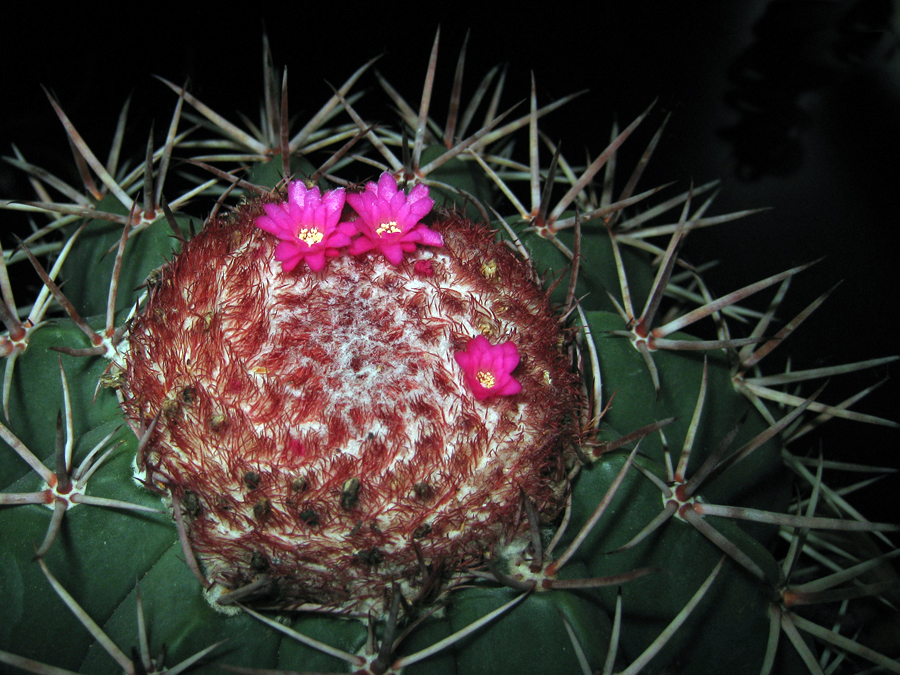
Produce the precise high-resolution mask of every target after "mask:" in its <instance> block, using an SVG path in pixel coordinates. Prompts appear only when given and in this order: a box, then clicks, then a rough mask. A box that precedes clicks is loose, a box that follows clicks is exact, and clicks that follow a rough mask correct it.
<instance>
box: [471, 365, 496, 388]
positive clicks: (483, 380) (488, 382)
mask: <svg viewBox="0 0 900 675" xmlns="http://www.w3.org/2000/svg"><path fill="white" fill-rule="evenodd" d="M475 379H476V380H478V383H479V384H480V385H481V386H482V387H484V388H485V389H493V387H494V385H495V384H497V380H495V379H494V376H493V374H491V373H489V372H488V371H486V370H480V371H478V374H477V375H476V376H475Z"/></svg>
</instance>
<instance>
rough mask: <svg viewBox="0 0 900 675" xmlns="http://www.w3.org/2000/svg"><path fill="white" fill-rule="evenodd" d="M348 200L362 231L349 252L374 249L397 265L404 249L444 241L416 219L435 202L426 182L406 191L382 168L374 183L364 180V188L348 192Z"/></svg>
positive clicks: (437, 243) (422, 216) (435, 244)
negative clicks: (357, 191)
mask: <svg viewBox="0 0 900 675" xmlns="http://www.w3.org/2000/svg"><path fill="white" fill-rule="evenodd" d="M347 201H348V202H350V206H352V207H353V208H354V209H355V210H356V212H357V213H358V214H359V219H358V220H357V221H356V222H355V223H354V224H355V225H356V226H357V228H358V229H359V233H360V234H361V235H362V236H361V237H358V238H356V239H354V240H353V243H352V244H350V253H351V255H359V254H360V253H365V252H366V251H371V250H372V249H377V250H378V251H380V252H381V253H383V254H384V257H385V258H387V259H388V261H389V262H390V263H391V264H392V265H399V264H400V261H402V260H403V253H404V251H405V252H407V253H409V252H411V251H415V250H416V244H422V245H424V246H443V245H444V240H443V239H441V235H440V234H438V233H437V232H435V231H434V230H430V229H428V228H427V227H426V226H425V225H422V224H421V223H420V222H419V221H420V220H421V219H422V218H424V217H425V216H426V215H427V214H428V212H429V211H431V207H432V206H434V200H433V199H431V198H430V197H429V196H428V188H427V187H426V186H425V185H421V184H419V185H416V186H415V187H414V188H413V189H412V190H411V191H410V193H409V194H408V195H407V194H406V193H405V192H403V191H402V190H398V189H397V181H396V180H395V179H394V177H393V176H392V175H391V174H390V173H388V172H387V171H385V172H384V173H383V174H381V178H379V179H378V184H377V185H376V184H375V183H371V182H370V183H366V190H365V192H360V193H352V192H351V193H350V194H348V195H347Z"/></svg>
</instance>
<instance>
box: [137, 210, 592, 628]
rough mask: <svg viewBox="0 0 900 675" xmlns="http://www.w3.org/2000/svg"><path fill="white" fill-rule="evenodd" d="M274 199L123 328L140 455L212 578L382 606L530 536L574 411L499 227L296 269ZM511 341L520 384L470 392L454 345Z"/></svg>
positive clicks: (218, 227) (532, 292)
mask: <svg viewBox="0 0 900 675" xmlns="http://www.w3.org/2000/svg"><path fill="white" fill-rule="evenodd" d="M261 213H262V202H253V203H250V204H248V205H244V206H242V207H240V208H239V209H238V210H237V211H236V212H235V213H234V214H232V216H230V217H229V218H227V219H218V220H214V221H212V222H210V223H208V224H207V225H206V227H205V228H204V229H203V231H202V232H201V233H200V234H199V235H198V236H196V237H195V238H194V239H192V240H191V241H190V242H188V243H186V244H185V245H184V247H183V251H182V252H181V253H180V254H179V255H177V256H176V257H175V259H174V260H173V261H172V263H171V264H169V265H167V266H166V267H165V268H163V270H162V272H161V275H160V276H159V279H158V281H157V282H156V283H155V285H154V286H153V289H152V291H151V294H150V298H149V300H148V302H147V305H146V307H145V309H144V310H143V312H142V313H141V314H140V315H139V316H138V317H136V319H135V320H134V322H133V325H132V327H131V332H130V337H129V348H128V349H129V351H128V357H127V373H126V385H125V386H124V387H123V390H122V394H123V399H124V406H125V409H126V412H127V414H128V416H129V418H130V420H131V421H132V424H133V425H134V427H135V429H136V430H137V429H141V428H143V429H146V428H147V427H148V426H149V424H150V423H151V421H152V420H153V418H154V417H156V416H157V415H159V419H158V423H157V426H156V429H155V432H154V435H153V437H152V439H151V441H150V443H149V445H148V447H147V450H146V452H145V453H144V457H143V464H142V466H140V467H139V469H140V470H141V472H142V478H143V479H144V480H145V481H146V483H147V484H148V485H152V486H156V487H159V488H161V489H163V490H165V491H166V492H167V493H168V494H170V495H174V496H175V497H177V498H178V499H179V501H180V503H181V505H182V506H181V508H182V510H183V512H184V515H185V517H186V518H185V521H186V527H187V530H188V534H189V538H190V542H191V545H192V547H193V549H194V551H195V553H196V554H197V557H198V558H199V560H200V562H201V565H202V567H203V570H204V573H205V575H206V576H207V578H208V579H209V580H210V581H211V582H213V583H214V584H215V585H217V586H218V587H219V588H220V589H222V590H224V591H226V592H227V591H232V590H237V589H240V588H243V587H246V586H248V585H249V584H254V586H253V587H254V588H258V589H259V591H258V593H257V595H256V597H255V598H253V599H258V600H261V601H264V602H265V603H267V604H269V605H275V606H281V607H298V606H301V605H304V604H316V605H323V606H329V607H334V608H341V609H346V610H350V611H367V610H369V609H374V610H375V611H382V610H383V608H384V602H385V600H386V598H387V597H388V596H389V594H390V592H391V588H392V586H393V583H394V582H397V583H399V588H400V589H401V590H402V592H403V593H404V595H405V596H406V598H407V599H408V600H409V601H416V600H419V601H423V600H427V599H428V596H429V595H430V594H433V592H434V589H435V588H439V587H440V583H441V582H442V581H444V580H446V578H447V577H448V576H449V575H450V574H451V573H453V572H455V571H458V570H462V569H465V568H467V567H470V566H473V565H477V564H479V563H481V562H483V561H484V560H485V559H486V558H488V557H490V556H491V555H494V554H495V553H498V552H500V551H501V550H503V549H505V548H506V547H509V546H518V547H519V548H523V547H524V546H525V541H526V534H527V532H528V522H527V518H526V516H525V513H524V509H523V503H522V499H523V495H524V496H525V497H527V498H528V499H529V500H530V501H531V502H532V503H533V504H535V505H536V507H537V509H538V511H539V512H540V513H542V514H544V515H545V516H546V515H552V514H555V513H556V512H558V510H559V508H560V506H561V503H562V499H563V497H564V492H565V489H566V485H565V475H566V466H565V464H566V461H567V460H569V459H571V457H570V453H571V446H572V444H573V443H574V442H576V440H577V421H576V416H577V412H578V409H579V406H580V405H581V395H580V393H579V387H578V384H577V378H576V377H575V375H574V374H573V373H572V369H571V367H570V359H569V357H568V356H567V354H566V345H565V342H566V340H565V339H564V337H565V336H564V332H563V331H562V330H561V327H560V324H559V319H558V317H557V316H556V315H555V314H554V312H553V311H552V309H551V307H550V305H549V302H548V300H547V297H546V294H545V293H544V292H543V290H542V289H541V288H540V286H539V285H538V284H537V283H536V282H535V280H534V275H533V273H532V270H531V268H530V265H529V264H528V263H526V262H524V261H522V260H521V259H519V258H518V257H517V256H516V255H515V254H514V253H513V252H512V251H511V250H510V249H509V247H507V246H506V245H503V244H500V243H497V242H496V241H495V239H494V235H493V233H492V232H490V231H489V230H488V229H487V228H486V227H484V226H482V225H476V224H473V223H471V222H469V221H467V220H465V219H464V218H462V217H460V216H457V215H449V214H437V215H433V216H431V217H430V218H429V220H428V226H429V227H430V228H432V229H433V230H435V231H436V232H439V233H440V235H441V236H442V237H443V241H444V246H443V247H441V248H436V247H421V248H419V249H417V250H416V251H414V252H412V253H409V254H407V255H406V257H405V258H404V260H403V261H402V262H401V263H400V264H399V265H397V266H394V265H392V264H391V263H390V262H388V261H387V260H385V258H384V256H381V255H377V254H372V253H369V254H362V255H358V256H351V255H347V254H345V255H341V256H339V257H336V258H332V259H329V260H328V261H327V262H326V264H325V266H324V268H323V269H321V270H320V271H313V270H311V269H310V268H309V267H308V266H306V265H301V266H298V267H297V268H295V269H294V270H293V271H292V272H289V273H286V272H283V271H282V266H281V263H279V262H278V261H277V260H276V259H275V256H274V250H275V246H276V245H277V244H278V240H277V239H276V238H275V237H274V236H272V235H270V234H268V233H266V232H263V231H262V230H260V229H259V228H257V227H255V226H254V224H253V221H254V218H256V217H257V216H259V215H260V214H261ZM478 335H484V336H485V337H486V338H487V339H488V340H489V341H490V342H491V343H492V344H499V343H503V342H506V341H511V342H513V343H514V344H515V345H516V347H517V349H518V353H519V354H520V355H521V361H520V363H519V365H518V366H517V367H516V369H515V370H514V372H513V375H514V377H515V379H516V380H517V381H518V382H519V383H521V386H522V390H521V392H519V393H517V394H514V395H511V396H494V397H490V398H488V399H486V400H476V398H475V397H474V396H473V395H472V391H471V390H470V388H469V386H467V383H466V377H465V373H464V372H463V369H462V368H461V367H460V365H459V364H458V363H457V361H456V360H455V359H454V354H455V353H458V352H461V351H464V350H465V349H466V347H467V345H468V344H469V342H470V340H471V339H472V338H474V337H476V336H478Z"/></svg>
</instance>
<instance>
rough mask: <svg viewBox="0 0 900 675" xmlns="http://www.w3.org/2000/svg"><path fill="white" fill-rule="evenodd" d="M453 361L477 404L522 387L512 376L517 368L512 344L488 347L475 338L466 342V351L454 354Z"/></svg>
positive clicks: (508, 393) (488, 344)
mask: <svg viewBox="0 0 900 675" xmlns="http://www.w3.org/2000/svg"><path fill="white" fill-rule="evenodd" d="M453 358H455V359H456V362H457V363H458V364H459V365H460V367H461V368H462V369H463V372H464V373H465V376H466V384H468V385H469V389H471V390H472V395H473V396H474V397H475V398H476V399H478V400H479V401H483V400H484V399H486V398H488V397H489V396H512V395H513V394H518V393H519V392H520V391H522V385H521V384H520V383H519V381H518V380H516V379H515V378H513V376H512V371H514V370H515V369H516V366H518V365H519V350H518V349H517V348H516V345H515V344H513V343H512V342H509V341H507V342H504V343H502V344H499V345H492V344H491V343H490V342H488V340H487V338H486V337H484V336H483V335H479V336H478V337H475V338H472V339H471V340H469V344H468V345H467V346H466V351H464V352H456V354H454V355H453Z"/></svg>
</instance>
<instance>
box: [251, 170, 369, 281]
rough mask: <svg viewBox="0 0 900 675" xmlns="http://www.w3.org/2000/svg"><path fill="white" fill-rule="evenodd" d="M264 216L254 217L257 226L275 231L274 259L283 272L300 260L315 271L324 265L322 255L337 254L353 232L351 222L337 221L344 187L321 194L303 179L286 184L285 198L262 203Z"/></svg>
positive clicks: (339, 215)
mask: <svg viewBox="0 0 900 675" xmlns="http://www.w3.org/2000/svg"><path fill="white" fill-rule="evenodd" d="M263 208H264V209H265V210H266V215H264V216H260V217H259V218H257V219H256V226H257V227H258V228H260V229H261V230H265V231H266V232H269V233H271V234H274V235H275V236H276V237H278V238H279V239H280V240H281V241H280V242H279V244H278V246H276V247H275V259H276V260H278V261H280V262H281V267H282V269H283V270H284V271H285V272H290V271H291V270H292V269H294V268H295V267H296V266H297V265H298V264H299V263H300V261H301V260H306V264H307V265H309V268H310V269H311V270H313V271H314V272H318V271H319V270H320V269H322V268H323V267H324V266H325V257H326V256H327V257H329V258H333V257H335V256H336V255H338V252H339V251H338V249H340V248H342V247H344V246H348V245H349V244H350V239H351V238H352V237H353V235H354V234H356V226H355V225H354V224H352V223H342V222H339V221H340V219H341V210H342V209H343V208H344V190H343V188H338V189H337V190H329V191H328V192H326V193H325V195H324V196H321V195H320V194H319V188H317V187H314V188H309V189H308V188H307V187H306V186H305V185H304V184H303V181H299V180H297V181H294V182H292V183H291V184H290V185H289V186H288V200H287V201H286V202H282V203H280V204H265V205H263Z"/></svg>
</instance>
